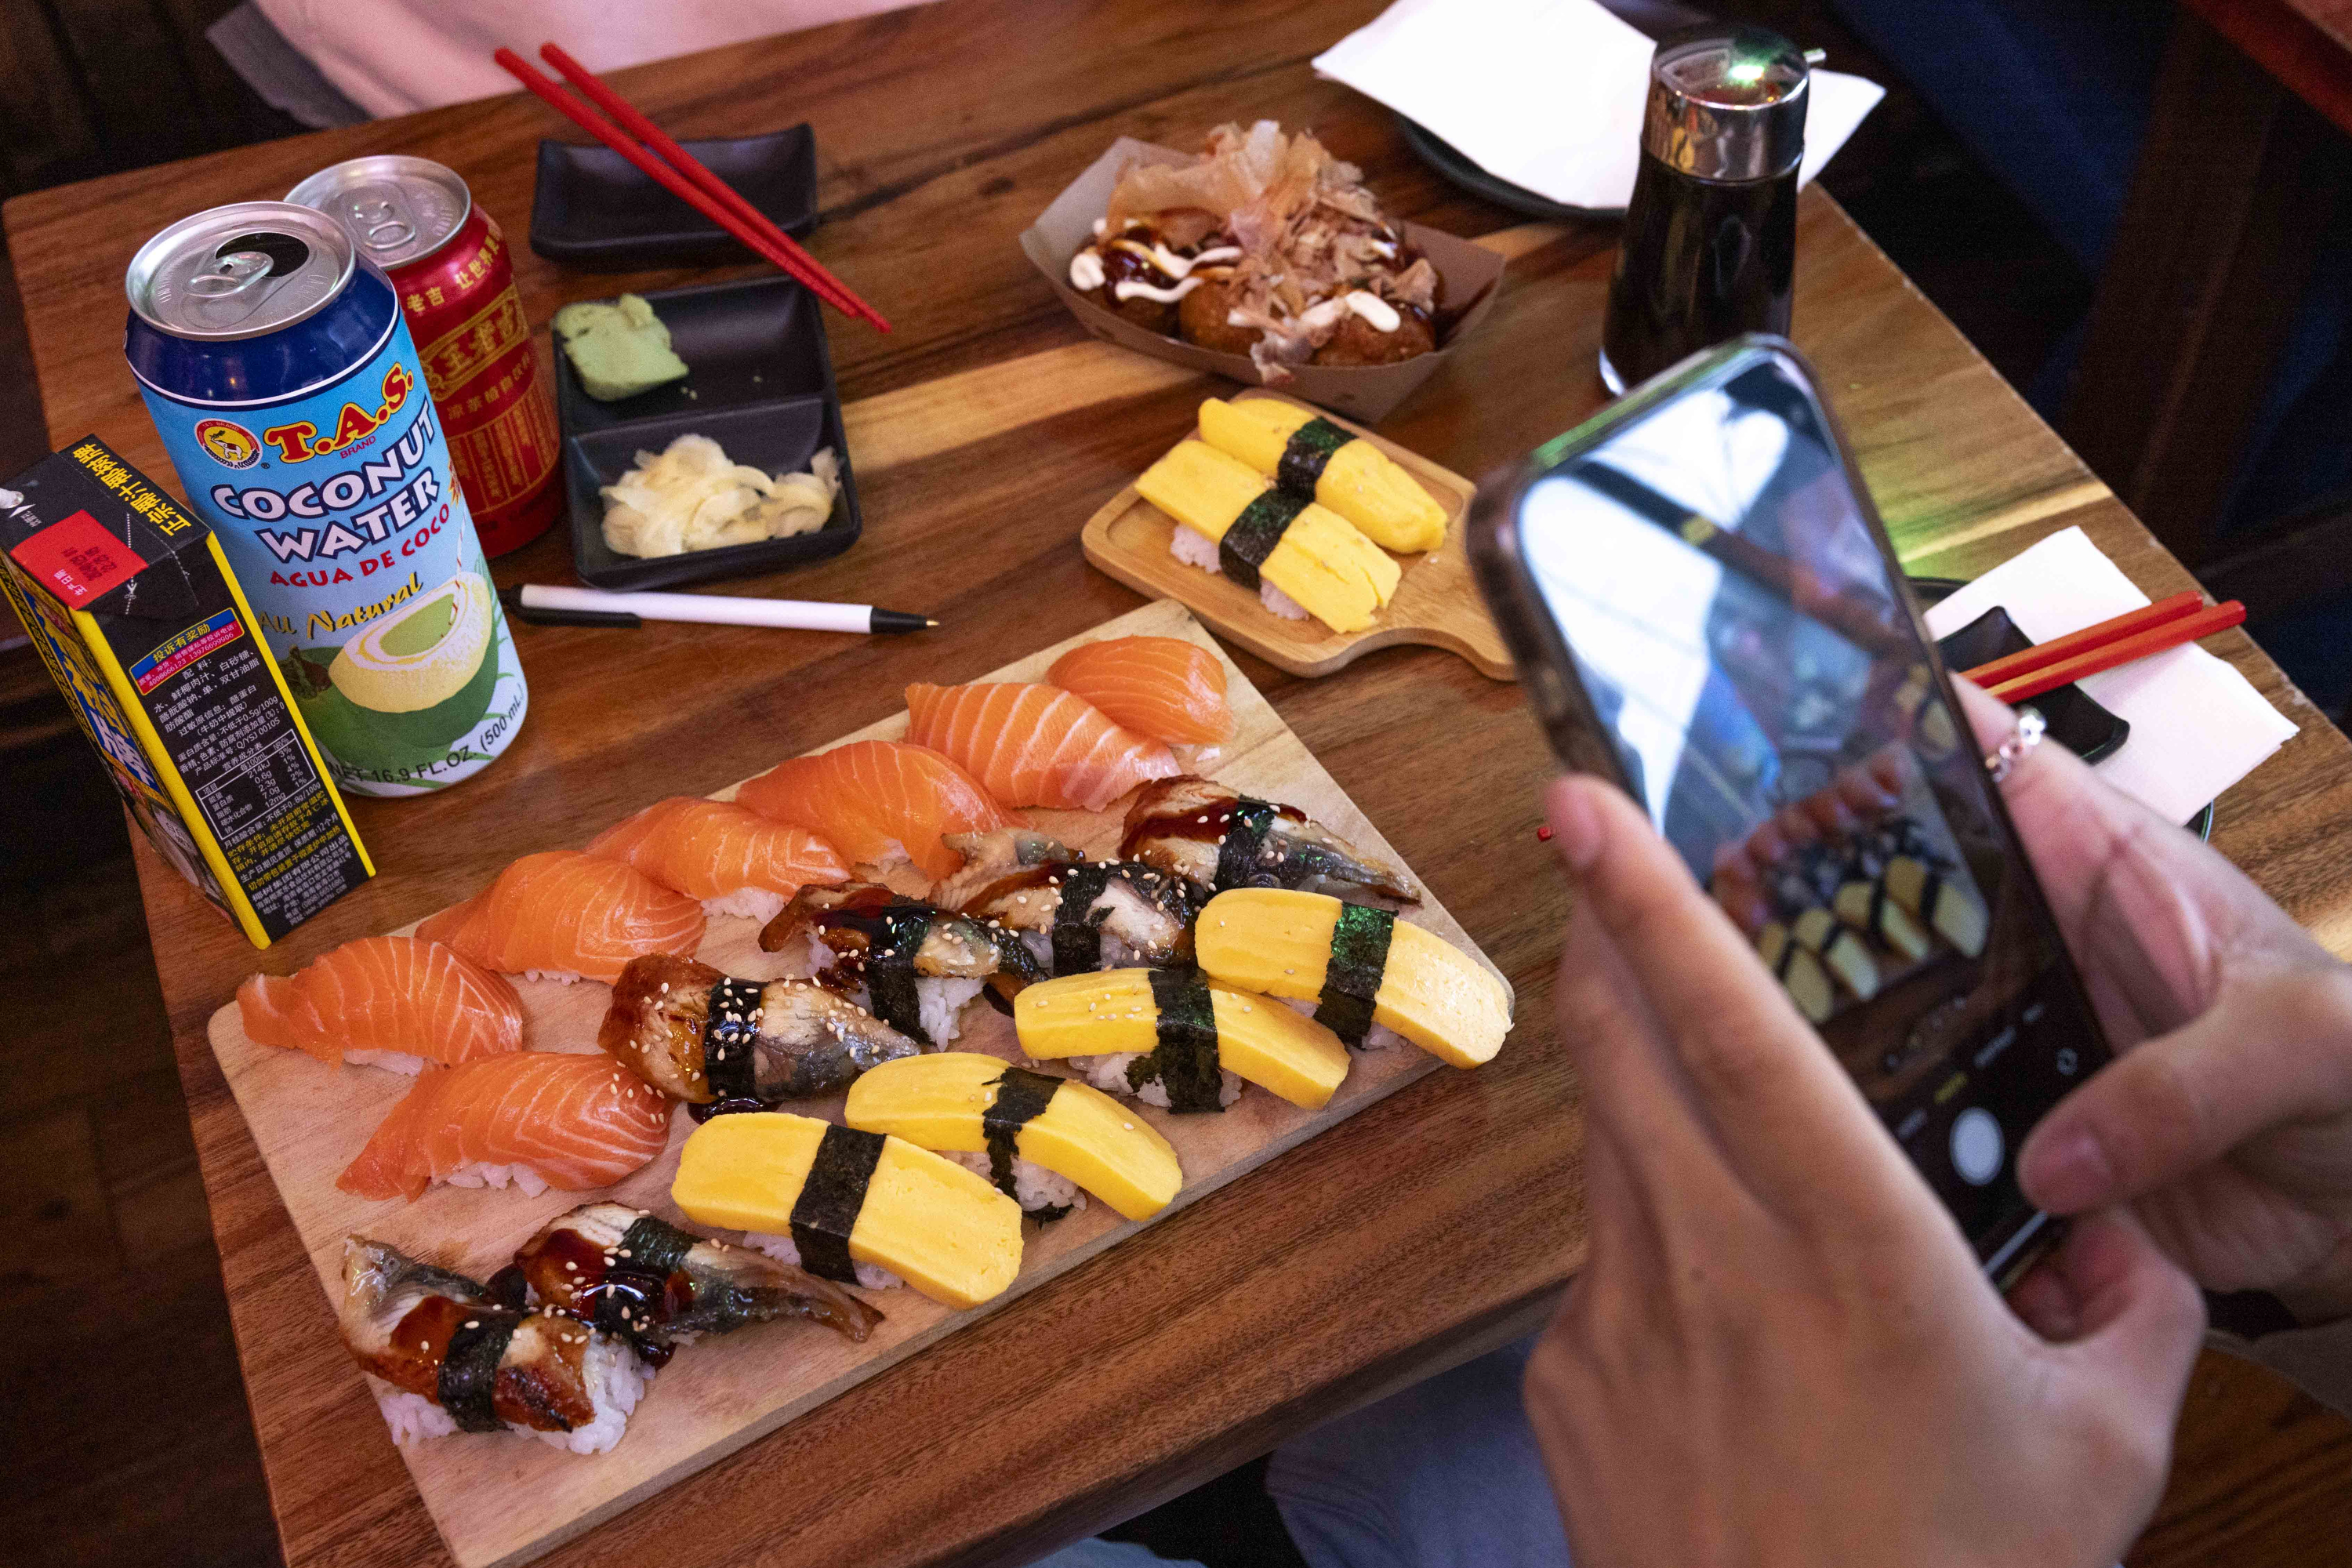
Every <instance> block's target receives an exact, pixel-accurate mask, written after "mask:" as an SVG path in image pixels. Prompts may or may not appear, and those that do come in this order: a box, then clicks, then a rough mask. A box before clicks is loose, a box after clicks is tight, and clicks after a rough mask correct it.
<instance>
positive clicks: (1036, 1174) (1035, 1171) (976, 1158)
mask: <svg viewBox="0 0 2352 1568" xmlns="http://www.w3.org/2000/svg"><path fill="white" fill-rule="evenodd" d="M940 1158H941V1159H943V1160H952V1161H954V1162H955V1163H957V1164H959V1165H961V1166H962V1167H963V1168H964V1169H965V1170H967V1171H970V1172H971V1173H972V1174H974V1175H976V1176H980V1177H982V1178H983V1179H984V1180H986V1181H988V1182H991V1183H993V1182H994V1181H995V1180H996V1177H995V1174H994V1173H993V1172H992V1171H991V1169H990V1168H989V1163H988V1155H987V1154H986V1152H983V1151H981V1150H977V1149H974V1150H950V1149H942V1150H940ZM1013 1202H1015V1203H1017V1204H1019V1205H1021V1212H1022V1213H1024V1214H1034V1213H1035V1212H1036V1211H1037V1210H1039V1209H1052V1208H1066V1209H1069V1210H1071V1211H1073V1212H1076V1210H1079V1209H1082V1208H1084V1207H1086V1206H1087V1194H1084V1193H1082V1192H1080V1191H1079V1190H1078V1184H1077V1183H1076V1182H1074V1181H1072V1180H1070V1178H1069V1177H1067V1176H1065V1175H1063V1174H1061V1173H1059V1172H1055V1171H1049V1170H1047V1169H1045V1166H1043V1165H1040V1164H1038V1163H1035V1162H1034V1161H1031V1160H1024V1159H1023V1158H1021V1157H1020V1156H1019V1155H1017V1154H1016V1155H1014V1156H1013Z"/></svg>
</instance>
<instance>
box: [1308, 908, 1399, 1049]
mask: <svg viewBox="0 0 2352 1568" xmlns="http://www.w3.org/2000/svg"><path fill="white" fill-rule="evenodd" d="M1394 931H1396V916H1395V915H1393V914H1391V913H1390V912H1389V911H1388V910H1376V909H1373V908H1371V907H1370V906H1369V905H1365V904H1342V905H1340V906H1339V920H1338V921H1334V922H1333V924H1332V927H1331V958H1330V962H1329V963H1326V964H1325V965H1324V968H1323V995H1322V999H1321V1000H1320V1001H1319V1002H1318V1003H1317V1004H1316V1007H1315V1021H1316V1022H1317V1023H1318V1024H1320V1025H1322V1026H1324V1027H1325V1028H1327V1029H1328V1030H1330V1031H1331V1032H1332V1033H1333V1034H1335V1035H1337V1036H1339V1037H1340V1038H1341V1039H1342V1040H1345V1041H1346V1042H1347V1043H1348V1044H1349V1045H1350V1046H1355V1047H1360V1046H1362V1045H1363V1043H1364V1037H1365V1036H1366V1035H1368V1034H1370V1032H1371V1027H1372V998H1374V997H1375V996H1378V995H1379V994H1381V975H1382V974H1384V973H1387V970H1388V966H1389V938H1390V936H1391V934H1392V933H1393V932H1394Z"/></svg>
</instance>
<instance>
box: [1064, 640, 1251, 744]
mask: <svg viewBox="0 0 2352 1568" xmlns="http://www.w3.org/2000/svg"><path fill="white" fill-rule="evenodd" d="M1045 679H1046V680H1047V681H1048V682H1050V683H1051V684H1053V685H1055V686H1058V687H1060V688H1061V689H1063V690H1065V691H1068V692H1074V693H1076V695H1078V696H1080V697H1083V698H1085V699H1086V700H1087V701H1089V702H1091V703H1093V704H1094V705H1095V706H1096V707H1097V708H1099V709H1101V710H1103V711H1104V712H1105V713H1107V714H1108V715H1109V716H1110V719H1111V721H1112V722H1114V723H1118V724H1123V725H1125V726H1126V727H1127V728H1129V729H1130V730H1132V731H1135V732H1136V733H1137V734H1139V735H1149V736H1150V737H1151V738H1152V739H1153V740H1155V741H1165V742H1169V744H1171V745H1177V746H1218V745H1223V743H1224V742H1227V741H1230V740H1232V739H1233V738H1234V710H1232V709H1231V708H1229V707H1227V706H1226V705H1225V667H1224V666H1223V664H1221V663H1219V662H1218V659H1217V656H1216V655H1215V654H1213V653H1211V652H1210V651H1209V650H1208V649H1207V648H1204V647H1202V646H1201V645H1200V644H1199V643H1196V642H1188V641H1186V640H1185V639H1184V638H1182V637H1105V638H1104V639H1103V640H1102V641H1100V642H1089V643H1080V644H1079V645H1078V646H1077V647H1074V648H1072V649H1071V650H1070V651H1069V652H1067V653H1066V654H1064V655H1063V656H1062V657H1061V658H1057V659H1055V661H1054V667H1053V668H1051V669H1048V670H1047V671H1046V672H1045Z"/></svg>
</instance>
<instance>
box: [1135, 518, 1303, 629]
mask: <svg viewBox="0 0 2352 1568" xmlns="http://www.w3.org/2000/svg"><path fill="white" fill-rule="evenodd" d="M1168 553H1169V554H1171V555H1173V556H1174V557H1176V559H1177V560H1179V561H1181V562H1182V563H1184V564H1185V565H1187V566H1198V567H1199V568H1200V569H1201V570H1202V571H1203V572H1215V573H1223V571H1224V567H1223V564H1222V563H1219V561H1218V559H1217V542H1216V541H1215V540H1213V539H1211V538H1210V537H1209V536H1208V535H1207V534H1205V533H1195V532H1193V531H1192V530H1191V529H1189V528H1186V527H1184V526H1183V525H1181V523H1180V524H1179V525H1178V526H1177V528H1176V531H1175V532H1174V533H1172V534H1171V535H1170V536H1169V539H1168ZM1257 602H1258V603H1259V604H1261V605H1265V607H1266V608H1267V609H1269V610H1271V611H1273V612H1274V613H1275V614H1276V615H1277V616H1281V617H1282V618H1283V619H1284V620H1286V621H1303V620H1305V619H1306V618H1307V606H1306V605H1302V604H1300V603H1299V602H1298V601H1297V600H1296V599H1294V598H1292V597H1291V596H1290V595H1287V594H1286V593H1284V592H1283V591H1282V590H1281V589H1279V588H1277V587H1276V586H1275V585H1274V584H1271V583H1269V582H1267V581H1266V580H1265V578H1263V577H1261V578H1259V579H1258V584H1257Z"/></svg>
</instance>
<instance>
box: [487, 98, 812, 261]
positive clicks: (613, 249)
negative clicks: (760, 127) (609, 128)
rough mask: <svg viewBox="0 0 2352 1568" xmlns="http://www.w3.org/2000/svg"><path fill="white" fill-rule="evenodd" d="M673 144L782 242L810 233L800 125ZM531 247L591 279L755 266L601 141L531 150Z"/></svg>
mask: <svg viewBox="0 0 2352 1568" xmlns="http://www.w3.org/2000/svg"><path fill="white" fill-rule="evenodd" d="M679 145H680V146H682V147H684V148H685V149H686V150H687V151H688V153H693V154H694V155H695V156H696V157H697V158H698V159H700V160H701V161H702V163H703V164H704V165H705V166H706V167H707V168H709V170H710V172H711V173H712V174H716V175H718V176H719V178H720V179H722V180H724V181H726V182H727V184H730V185H732V186H734V187H735V190H736V191H737V193H738V194H740V195H741V196H742V197H743V199H744V200H745V201H747V202H750V203H751V205H752V206H753V207H754V208H756V209H757V210H758V211H759V212H760V213H761V215H762V216H765V217H766V218H767V219H768V220H769V221H770V222H772V223H773V224H774V225H775V226H777V227H778V228H781V229H782V230H783V231H784V232H785V233H786V234H789V235H792V236H793V237H795V238H797V237H800V236H802V235H804V234H806V233H807V232H808V231H809V230H810V229H812V228H814V227H815V226H816V136H815V134H814V132H811V131H810V130H809V128H808V127H807V126H805V125H794V126H792V127H790V128H789V129H787V130H783V131H772V132H768V133H767V134H765V135H762V136H730V137H724V138H720V139H718V140H714V141H707V142H680V143H679ZM530 247H531V249H533V250H535V251H537V252H538V253H539V254H540V255H541V256H544V257H546V258H548V259H549V260H550V261H560V262H562V263H563V264H564V265H565V266H567V267H580V268H587V269H588V270H590V271H592V272H627V271H633V270H635V269H638V268H648V267H708V266H714V265H717V264H719V263H721V262H730V261H750V260H752V259H754V258H753V257H752V255H751V251H750V250H748V249H746V248H745V247H744V246H743V244H742V242H741V241H740V240H738V239H737V238H736V237H734V236H733V235H731V234H729V233H728V232H727V231H726V230H725V229H723V228H720V227H719V226H718V225H717V224H714V223H712V222H711V221H710V220H709V218H707V217H704V216H702V215H701V214H700V213H698V212H697V211H695V210H694V209H693V208H692V207H690V206H688V205H687V204H686V203H685V202H684V201H682V200H680V199H679V198H678V197H677V196H674V195H671V194H670V193H669V192H668V191H667V190H665V189H664V188H663V187H662V186H661V185H659V184H656V183H655V182H654V181H652V180H650V179H648V178H646V176H645V175H644V174H639V173H638V172H637V171H636V169H635V168H634V167H632V166H631V165H630V163H629V162H628V161H627V160H626V159H625V158H623V157H622V156H621V155H620V154H619V153H615V152H614V151H613V150H612V149H611V148H610V147H607V146H604V144H603V143H601V142H596V143H592V144H590V145H588V146H585V147H583V146H577V145H575V144H573V143H572V142H541V143H540V144H539V184H538V186H537V188H536V189H535V190H534V191H533V193H532V195H531V204H530Z"/></svg>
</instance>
